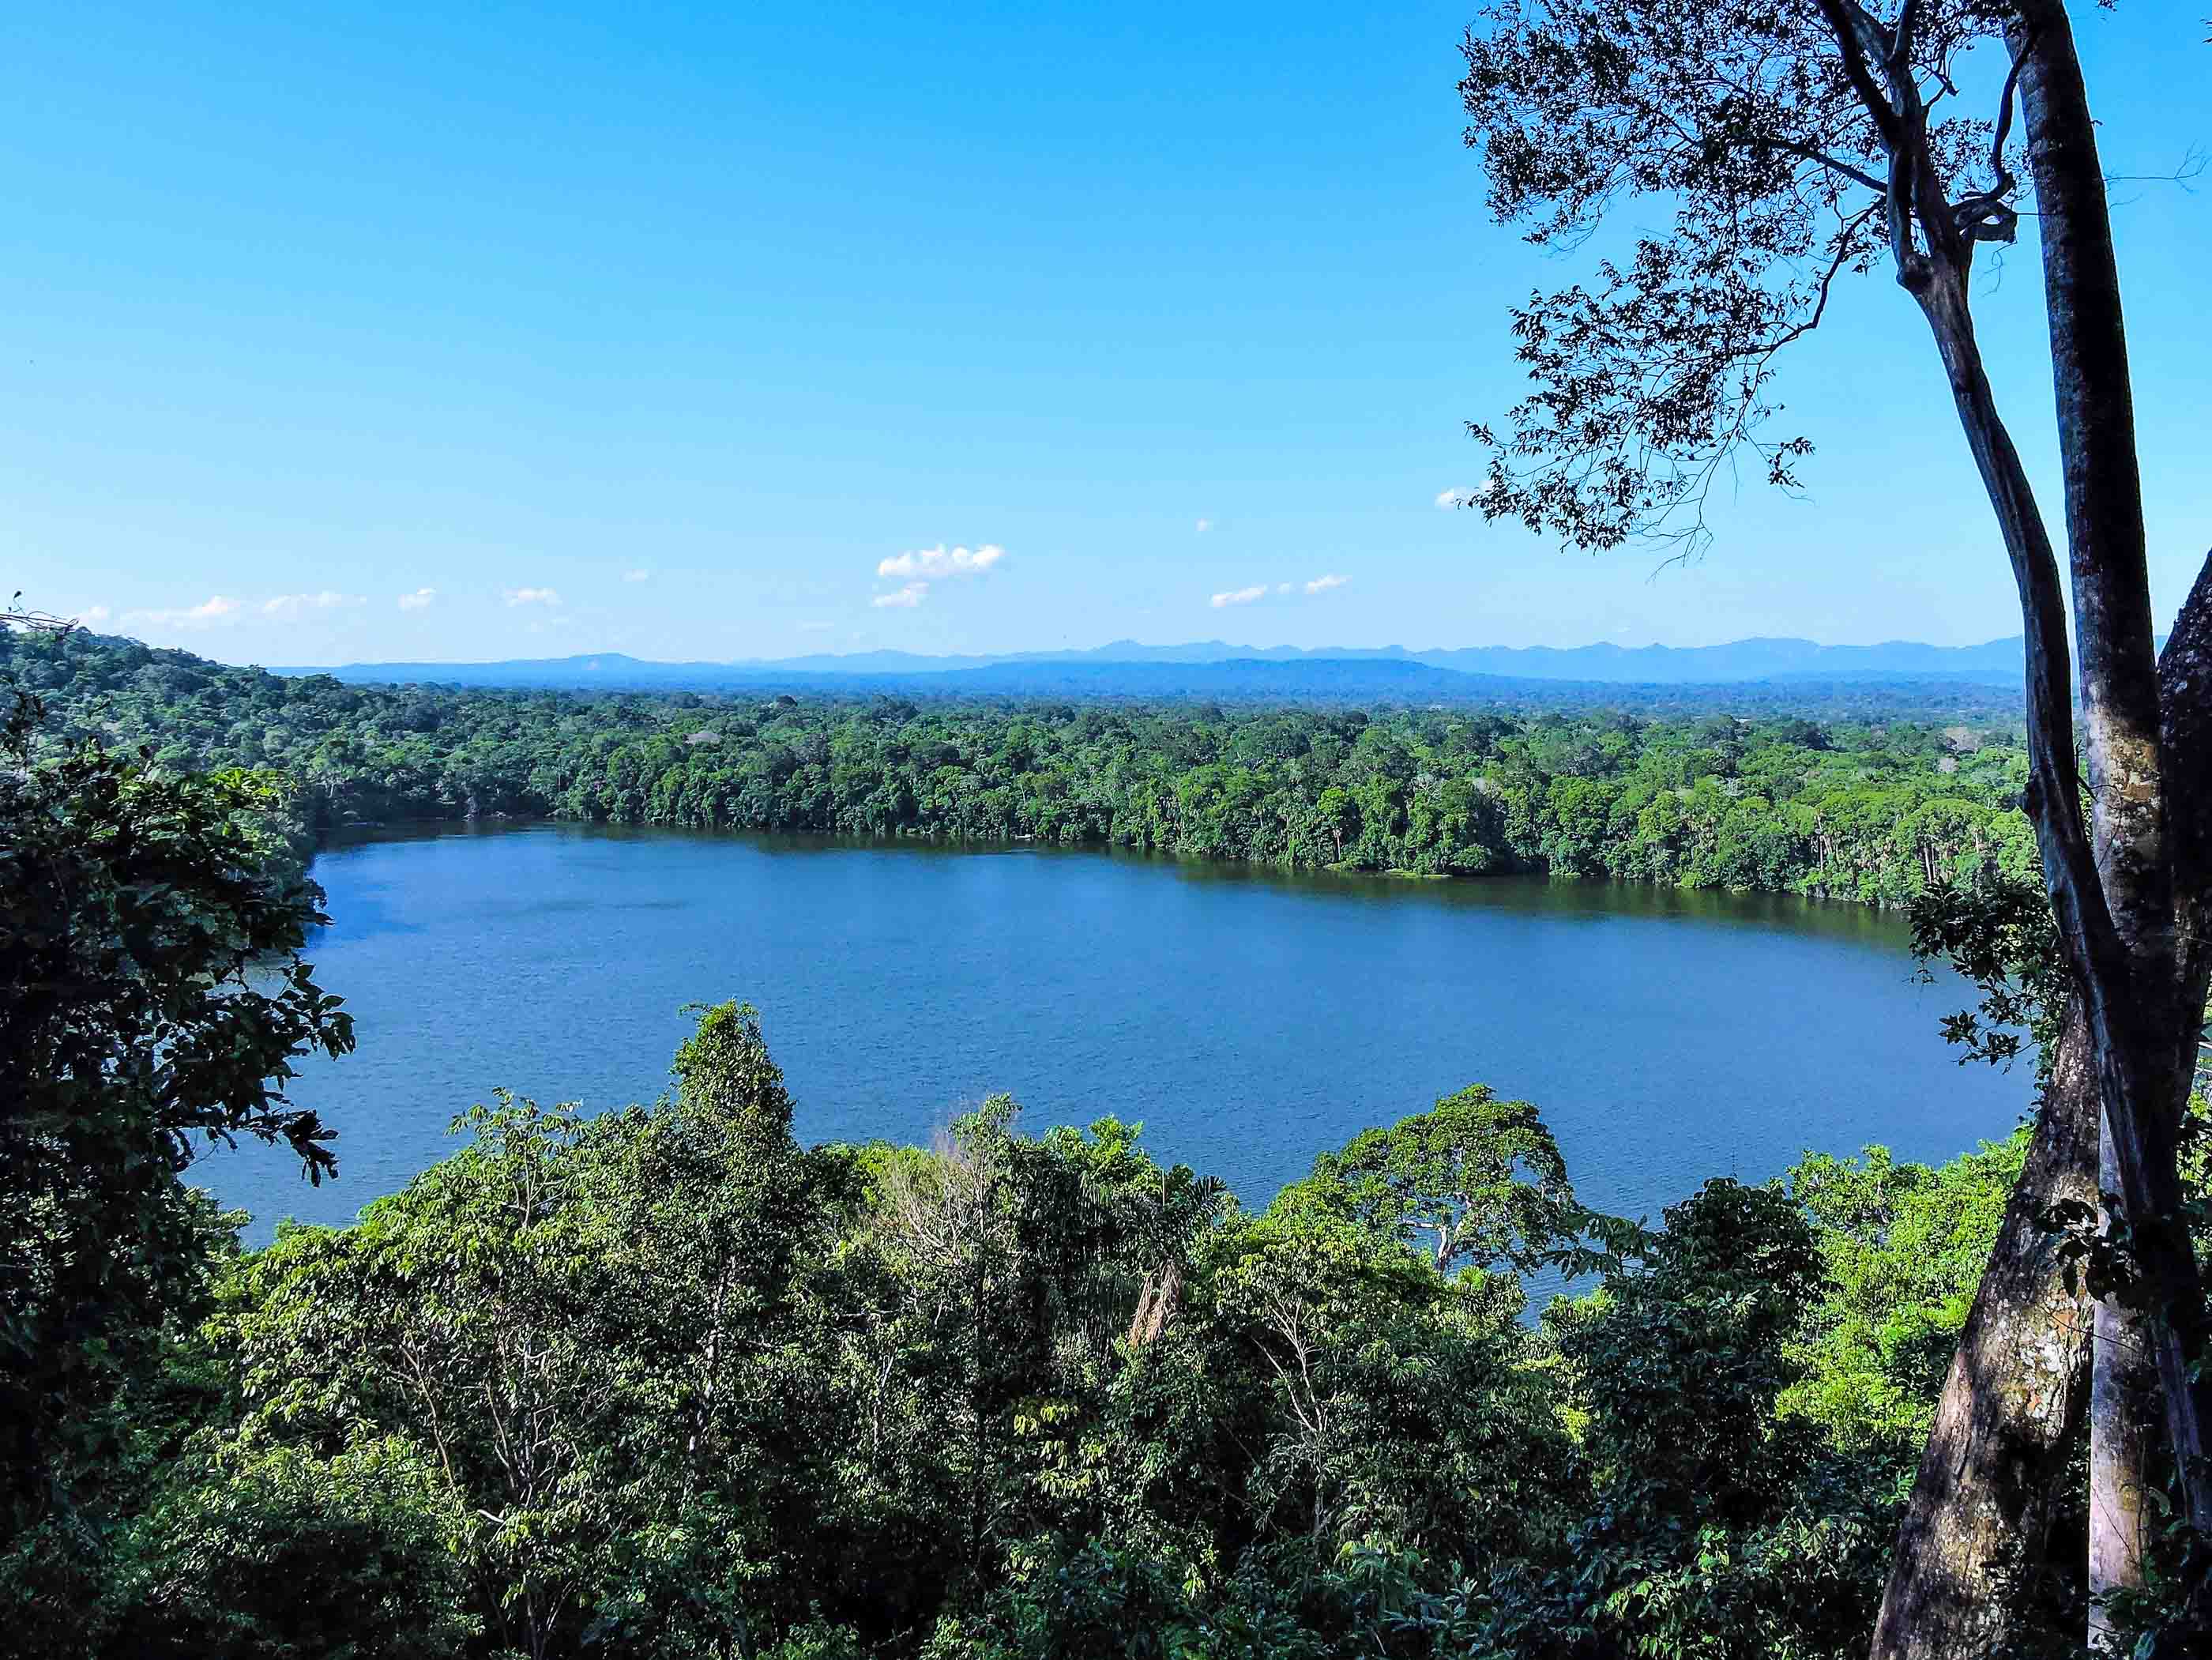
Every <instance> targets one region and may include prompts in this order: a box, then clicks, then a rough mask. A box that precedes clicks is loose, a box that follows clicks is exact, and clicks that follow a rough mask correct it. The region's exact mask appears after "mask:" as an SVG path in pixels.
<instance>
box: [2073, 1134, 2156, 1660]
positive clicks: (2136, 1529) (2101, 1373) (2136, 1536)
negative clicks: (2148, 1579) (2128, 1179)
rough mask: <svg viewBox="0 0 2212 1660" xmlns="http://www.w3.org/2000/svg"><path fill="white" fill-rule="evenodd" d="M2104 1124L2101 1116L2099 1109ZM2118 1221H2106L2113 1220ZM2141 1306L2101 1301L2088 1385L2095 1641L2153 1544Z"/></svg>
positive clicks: (2150, 1381) (2107, 1150)
mask: <svg viewBox="0 0 2212 1660" xmlns="http://www.w3.org/2000/svg"><path fill="white" fill-rule="evenodd" d="M2098 1117H2099V1121H2100V1125H2101V1123H2102V1120H2103V1114H2101V1113H2100V1114H2099V1115H2098ZM2118 1183H2119V1167H2118V1161H2117V1160H2116V1158H2115V1157H2114V1154H2113V1150H2112V1137H2111V1135H2110V1134H2103V1135H2100V1156H2099V1159H2098V1168H2097V1185H2098V1187H2099V1189H2100V1191H2101V1192H2104V1193H2112V1192H2116V1191H2117V1190H2118ZM2111 1220H2112V1219H2111V1218H2110V1217H2107V1218H2106V1225H2110V1223H2111ZM2143 1327H2144V1322H2143V1315H2142V1310H2141V1309H2140V1308H2138V1307H2135V1306H2131V1305H2130V1304H2127V1303H2124V1302H2123V1301H2121V1300H2119V1299H2118V1298H2111V1297H2107V1298H2103V1299H2102V1300H2100V1302H2099V1303H2098V1304H2097V1313H2096V1335H2095V1337H2094V1340H2093V1345H2092V1347H2093V1356H2094V1359H2093V1365H2092V1367H2091V1377H2090V1383H2089V1595H2090V1597H2091V1599H2092V1602H2091V1605H2090V1610H2089V1639H2090V1642H2091V1644H2092V1645H2095V1644H2097V1643H2100V1642H2103V1643H2106V1644H2112V1643H2116V1642H2117V1641H2118V1633H2116V1632H2115V1630H2114V1628H2113V1626H2112V1619H2111V1616H2110V1615H2109V1614H2107V1612H2106V1608H2105V1607H2104V1602H2105V1599H2106V1598H2107V1597H2109V1596H2111V1595H2112V1593H2113V1592H2114V1591H2118V1590H2141V1589H2142V1585H2143V1567H2144V1553H2145V1552H2146V1551H2148V1549H2149V1547H2150V1512H2149V1506H2150V1499H2149V1493H2150V1489H2151V1485H2152V1481H2153V1479H2154V1478H2153V1475H2152V1469H2153V1464H2154V1459H2155V1457H2156V1455H2157V1449H2158V1444H2159V1438H2160V1422H2159V1416H2160V1407H2159V1398H2158V1367H2157V1365H2156V1364H2155V1363H2154V1361H2153V1359H2152V1358H2151V1335H2150V1333H2148V1331H2146V1330H2145V1329H2143Z"/></svg>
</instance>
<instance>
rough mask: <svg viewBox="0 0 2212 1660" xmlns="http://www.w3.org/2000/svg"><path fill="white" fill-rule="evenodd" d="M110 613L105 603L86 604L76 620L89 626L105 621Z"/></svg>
mask: <svg viewBox="0 0 2212 1660" xmlns="http://www.w3.org/2000/svg"><path fill="white" fill-rule="evenodd" d="M111 615H112V613H111V612H110V611H108V609H107V607H106V606H105V605H87V606H86V607H85V608H84V610H83V611H82V613H81V614H80V615H79V616H78V617H77V619H76V620H77V621H78V622H80V623H84V624H85V625H86V626H87V627H90V626H91V625H92V624H93V623H105V622H106V620H107V619H108V617H110V616H111Z"/></svg>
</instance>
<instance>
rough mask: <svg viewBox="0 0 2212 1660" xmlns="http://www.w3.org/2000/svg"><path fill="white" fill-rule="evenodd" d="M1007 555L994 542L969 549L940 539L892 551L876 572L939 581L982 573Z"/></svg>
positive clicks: (890, 575)
mask: <svg viewBox="0 0 2212 1660" xmlns="http://www.w3.org/2000/svg"><path fill="white" fill-rule="evenodd" d="M1005 557H1006V550H1005V549H1004V548H1002V547H1000V546H998V545H997V544H995V543H991V542H986V543H985V544H983V545H982V546H981V547H980V548H974V549H969V548H948V547H946V546H945V544H944V543H942V542H939V544H937V545H936V546H935V547H933V548H916V549H915V550H912V551H911V552H908V553H901V554H894V555H893V556H891V557H890V558H889V559H886V560H884V561H883V562H881V563H880V564H878V566H877V567H876V575H878V576H883V577H901V578H908V579H911V578H914V577H920V578H921V580H922V581H927V582H935V581H942V580H944V579H945V578H946V577H949V576H981V575H984V574H985V573H986V572H987V571H989V570H990V569H991V568H992V567H993V566H994V565H996V564H997V563H998V562H1000V560H1001V559H1004V558H1005Z"/></svg>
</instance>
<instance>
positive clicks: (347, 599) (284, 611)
mask: <svg viewBox="0 0 2212 1660" xmlns="http://www.w3.org/2000/svg"><path fill="white" fill-rule="evenodd" d="M361 603H362V596H361V595H359V594H357V593H332V592H331V590H330V589H328V588H325V589H324V590H323V591H322V592H321V593H280V594H278V595H277V596H276V598H275V599H264V600H263V601H262V602H261V614H262V615H263V616H264V617H279V618H281V619H283V621H285V622H288V623H289V622H292V621H294V620H295V619H296V618H299V617H304V616H306V615H307V613H308V612H309V611H339V610H342V609H343V608H344V607H346V606H348V605H360V604H361Z"/></svg>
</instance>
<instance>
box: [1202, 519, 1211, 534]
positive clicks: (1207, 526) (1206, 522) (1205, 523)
mask: <svg viewBox="0 0 2212 1660" xmlns="http://www.w3.org/2000/svg"><path fill="white" fill-rule="evenodd" d="M1212 528H1213V520H1211V519H1201V520H1199V521H1198V533H1199V534H1200V536H1203V535H1205V534H1206V532H1208V531H1210V530H1212Z"/></svg>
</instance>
